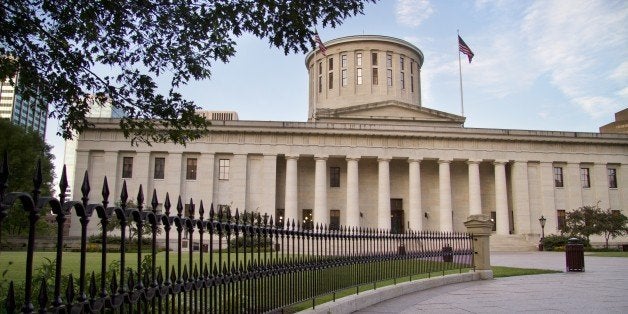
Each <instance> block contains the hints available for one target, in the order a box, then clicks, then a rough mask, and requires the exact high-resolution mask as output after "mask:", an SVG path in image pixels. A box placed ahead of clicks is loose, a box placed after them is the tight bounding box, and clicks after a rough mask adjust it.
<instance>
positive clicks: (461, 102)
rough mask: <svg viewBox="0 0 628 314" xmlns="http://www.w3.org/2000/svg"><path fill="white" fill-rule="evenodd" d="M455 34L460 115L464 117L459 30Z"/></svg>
mask: <svg viewBox="0 0 628 314" xmlns="http://www.w3.org/2000/svg"><path fill="white" fill-rule="evenodd" d="M456 33H458V36H457V38H456V41H458V71H459V72H460V115H461V116H463V117H464V101H463V96H462V95H463V93H462V62H461V61H460V39H459V38H460V30H456Z"/></svg>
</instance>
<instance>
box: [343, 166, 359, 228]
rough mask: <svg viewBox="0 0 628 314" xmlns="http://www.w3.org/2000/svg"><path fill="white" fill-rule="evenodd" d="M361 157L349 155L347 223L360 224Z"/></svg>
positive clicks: (351, 225)
mask: <svg viewBox="0 0 628 314" xmlns="http://www.w3.org/2000/svg"><path fill="white" fill-rule="evenodd" d="M359 160H360V159H359V158H355V157H347V213H346V215H347V216H346V218H347V220H346V225H347V226H349V227H359V226H360V189H359V187H360V185H359V178H358V161H359Z"/></svg>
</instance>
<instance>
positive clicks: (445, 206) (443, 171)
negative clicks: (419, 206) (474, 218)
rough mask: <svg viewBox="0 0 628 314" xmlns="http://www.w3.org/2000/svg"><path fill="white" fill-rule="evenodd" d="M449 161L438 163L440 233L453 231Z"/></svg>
mask: <svg viewBox="0 0 628 314" xmlns="http://www.w3.org/2000/svg"><path fill="white" fill-rule="evenodd" d="M450 163H451V160H443V159H441V160H439V161H438V194H439V206H440V231H449V232H451V231H453V230H454V228H453V221H452V220H453V213H452V212H451V211H452V208H451V174H450V171H449V164H450Z"/></svg>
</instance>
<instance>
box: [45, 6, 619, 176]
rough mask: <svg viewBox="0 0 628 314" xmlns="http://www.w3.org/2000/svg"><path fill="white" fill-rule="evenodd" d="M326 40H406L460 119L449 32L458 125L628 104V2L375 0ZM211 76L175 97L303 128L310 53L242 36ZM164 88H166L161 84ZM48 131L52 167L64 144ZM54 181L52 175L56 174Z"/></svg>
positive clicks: (587, 127) (560, 123)
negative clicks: (461, 48)
mask: <svg viewBox="0 0 628 314" xmlns="http://www.w3.org/2000/svg"><path fill="white" fill-rule="evenodd" d="M317 29H318V32H319V34H320V37H321V39H322V40H323V41H328V40H331V39H334V38H339V37H343V36H351V35H361V34H364V35H385V36H392V37H397V38H401V39H403V40H406V41H408V42H410V43H412V44H414V45H415V46H416V47H418V48H419V49H420V50H421V51H422V52H423V54H424V56H425V61H424V64H423V67H422V69H421V84H422V85H421V87H422V104H423V106H424V107H427V108H431V109H436V110H441V111H445V112H449V113H453V114H461V106H460V82H459V79H460V78H459V65H458V42H457V37H456V32H457V31H459V33H460V36H461V37H462V38H463V39H464V41H465V42H466V43H467V45H468V46H469V47H470V48H471V50H472V51H473V52H474V54H475V57H474V58H473V61H472V62H471V63H468V61H467V60H466V59H465V56H464V55H463V56H462V82H463V90H464V116H465V117H466V122H465V127H469V128H497V129H525V130H555V131H578V132H598V129H599V127H600V126H602V125H604V124H607V123H610V122H612V121H614V113H615V112H617V111H620V110H622V109H624V108H626V107H628V1H625V0H620V1H610V0H603V1H594V0H584V1H582V0H546V1H524V0H510V1H508V0H476V1H463V0H459V1H454V0H439V1H436V0H432V1H429V0H381V1H380V2H378V3H376V4H368V5H367V6H366V8H365V10H364V15H359V16H356V17H352V18H349V19H347V20H345V22H344V23H343V24H342V25H340V26H338V27H336V28H335V29H332V28H324V27H322V25H319V26H318V27H317ZM236 49H237V53H236V55H235V57H233V58H232V59H231V60H230V61H229V62H228V63H226V64H223V63H215V64H214V65H213V67H212V78H211V79H210V80H205V81H198V82H190V83H189V84H188V85H187V86H185V87H184V88H182V89H181V91H180V92H181V93H182V94H183V95H184V97H186V98H187V99H189V100H193V101H194V102H195V103H196V104H197V105H198V106H200V107H202V108H203V109H208V110H233V111H236V112H237V113H238V115H239V118H240V120H264V121H266V120H272V121H306V120H307V108H308V103H307V101H308V95H307V93H308V89H307V70H306V67H305V54H302V53H299V54H294V53H293V54H289V55H284V53H283V51H282V50H279V49H277V48H274V47H271V46H270V45H269V44H268V42H267V41H266V40H263V39H258V38H256V37H254V36H251V35H245V36H242V37H240V38H239V39H238V40H237V47H236ZM164 84H165V82H164ZM57 128H58V122H57V121H54V120H53V121H51V122H50V123H49V125H48V129H47V135H46V140H47V142H48V143H49V144H51V145H53V151H52V152H53V154H54V155H55V156H56V160H55V165H56V169H57V171H59V169H61V167H62V164H63V146H64V144H63V143H64V142H63V140H62V139H61V138H59V137H58V136H56V134H55V133H56V132H57ZM58 177H59V176H57V178H58Z"/></svg>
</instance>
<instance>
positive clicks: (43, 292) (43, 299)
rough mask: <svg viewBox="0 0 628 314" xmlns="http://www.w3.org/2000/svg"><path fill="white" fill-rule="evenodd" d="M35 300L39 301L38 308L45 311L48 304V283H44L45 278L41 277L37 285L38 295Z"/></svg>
mask: <svg viewBox="0 0 628 314" xmlns="http://www.w3.org/2000/svg"><path fill="white" fill-rule="evenodd" d="M37 301H39V308H40V309H43V310H44V311H45V309H46V307H47V305H48V285H47V284H46V279H45V278H42V279H41V284H40V286H39V296H38V297H37Z"/></svg>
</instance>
